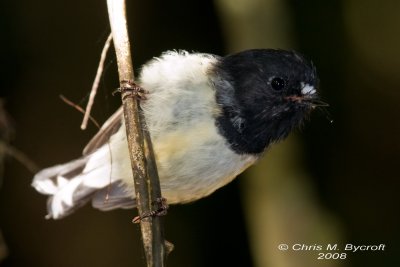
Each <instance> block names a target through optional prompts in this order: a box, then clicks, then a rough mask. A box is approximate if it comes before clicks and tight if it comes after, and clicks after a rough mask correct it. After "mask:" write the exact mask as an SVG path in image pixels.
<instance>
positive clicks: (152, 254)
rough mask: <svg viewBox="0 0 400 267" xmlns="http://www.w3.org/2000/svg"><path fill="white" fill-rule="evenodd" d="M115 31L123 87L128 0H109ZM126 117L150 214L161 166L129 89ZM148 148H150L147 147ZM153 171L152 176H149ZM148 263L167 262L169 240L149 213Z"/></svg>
mask: <svg viewBox="0 0 400 267" xmlns="http://www.w3.org/2000/svg"><path fill="white" fill-rule="evenodd" d="M107 6H108V13H109V18H110V24H111V31H112V36H113V40H114V47H115V52H116V56H117V63H118V74H119V81H120V87H121V88H122V87H123V86H124V81H133V80H134V73H133V66H132V60H131V53H130V51H131V50H130V44H129V38H128V29H127V22H126V13H125V1H124V0H107ZM121 97H122V104H123V109H124V119H125V126H126V133H127V139H128V146H129V154H130V159H131V165H132V173H133V178H134V183H135V193H136V203H137V206H138V210H139V216H141V215H143V214H149V213H150V212H151V210H152V203H155V202H156V200H157V199H161V189H160V184H159V181H158V174H157V167H156V164H155V159H154V152H153V151H152V145H151V140H150V136H149V133H148V132H147V131H143V130H142V129H145V128H144V125H145V120H144V117H143V116H142V115H141V112H139V111H140V106H139V100H138V99H137V98H134V97H131V96H130V93H129V92H124V91H123V90H122V92H121ZM145 149H146V151H145ZM146 163H147V166H146ZM149 174H150V175H151V177H149ZM140 226H141V231H142V238H143V246H144V250H145V253H146V259H147V266H152V267H153V266H154V267H155V266H157V267H158V266H165V258H166V252H165V240H164V236H163V234H164V233H163V227H162V224H161V218H160V217H149V218H146V219H143V220H141V222H140Z"/></svg>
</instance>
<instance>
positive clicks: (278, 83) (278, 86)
mask: <svg viewBox="0 0 400 267" xmlns="http://www.w3.org/2000/svg"><path fill="white" fill-rule="evenodd" d="M271 86H272V88H273V89H274V90H276V91H280V90H282V89H283V88H284V87H285V80H284V79H282V78H279V77H275V78H273V79H272V80H271Z"/></svg>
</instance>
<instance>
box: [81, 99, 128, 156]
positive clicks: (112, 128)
mask: <svg viewBox="0 0 400 267" xmlns="http://www.w3.org/2000/svg"><path fill="white" fill-rule="evenodd" d="M122 115H123V113H122V107H120V108H119V109H118V110H117V111H116V112H115V113H114V114H113V115H111V117H110V118H108V120H107V121H106V122H105V123H104V124H103V126H101V128H100V130H99V131H98V133H97V134H96V135H95V136H94V137H93V138H92V139H91V140H90V141H89V143H88V144H87V145H86V147H85V148H84V149H83V155H88V154H90V153H92V152H94V151H95V150H96V149H98V148H99V147H101V146H102V145H104V144H106V143H107V142H108V140H109V139H110V137H111V136H112V135H113V134H115V133H116V132H117V131H118V129H119V127H121V124H122Z"/></svg>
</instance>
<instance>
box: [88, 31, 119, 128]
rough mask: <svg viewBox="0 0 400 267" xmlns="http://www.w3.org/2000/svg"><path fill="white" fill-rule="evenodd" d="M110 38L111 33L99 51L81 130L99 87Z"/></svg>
mask: <svg viewBox="0 0 400 267" xmlns="http://www.w3.org/2000/svg"><path fill="white" fill-rule="evenodd" d="M111 40H112V34H111V33H110V35H109V36H108V38H107V41H106V43H105V44H104V47H103V51H101V56H100V62H99V66H98V67H97V72H96V77H95V78H94V81H93V85H92V90H91V91H90V95H89V100H88V103H87V106H86V112H85V115H84V116H83V121H82V124H81V129H82V130H85V129H86V127H87V123H88V120H89V118H90V111H91V110H92V106H93V102H94V97H95V96H96V93H97V89H98V88H99V83H100V78H101V75H102V74H103V69H104V62H105V61H106V57H107V51H108V49H109V48H110V44H111Z"/></svg>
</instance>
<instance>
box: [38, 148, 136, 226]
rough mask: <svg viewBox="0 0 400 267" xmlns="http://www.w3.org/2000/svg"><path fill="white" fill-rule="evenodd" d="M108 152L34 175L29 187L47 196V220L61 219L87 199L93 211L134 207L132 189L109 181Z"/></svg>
mask: <svg viewBox="0 0 400 267" xmlns="http://www.w3.org/2000/svg"><path fill="white" fill-rule="evenodd" d="M109 152H110V151H109V150H108V149H107V147H106V146H103V147H101V148H100V149H98V150H97V151H95V152H94V153H92V154H89V155H85V156H83V157H81V158H79V159H76V160H74V161H71V162H68V163H65V164H61V165H56V166H53V167H50V168H47V169H44V170H42V171H40V172H39V173H37V174H36V175H35V177H34V179H33V182H32V186H33V187H34V188H35V189H36V190H37V191H38V192H40V193H42V194H45V195H49V198H48V202H47V210H48V215H47V216H46V218H53V219H60V218H62V217H65V216H67V215H69V214H70V213H72V212H73V211H75V210H76V209H77V208H79V207H81V206H82V205H84V204H85V203H87V202H88V201H89V200H91V201H92V205H93V206H94V207H95V208H98V209H101V210H110V209H115V208H132V207H134V206H135V200H134V196H133V194H132V190H128V188H127V187H126V185H125V184H124V183H123V182H122V180H121V179H117V178H115V177H114V179H111V168H112V163H110V162H109V161H106V160H105V159H108V158H109V157H108V155H109Z"/></svg>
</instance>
